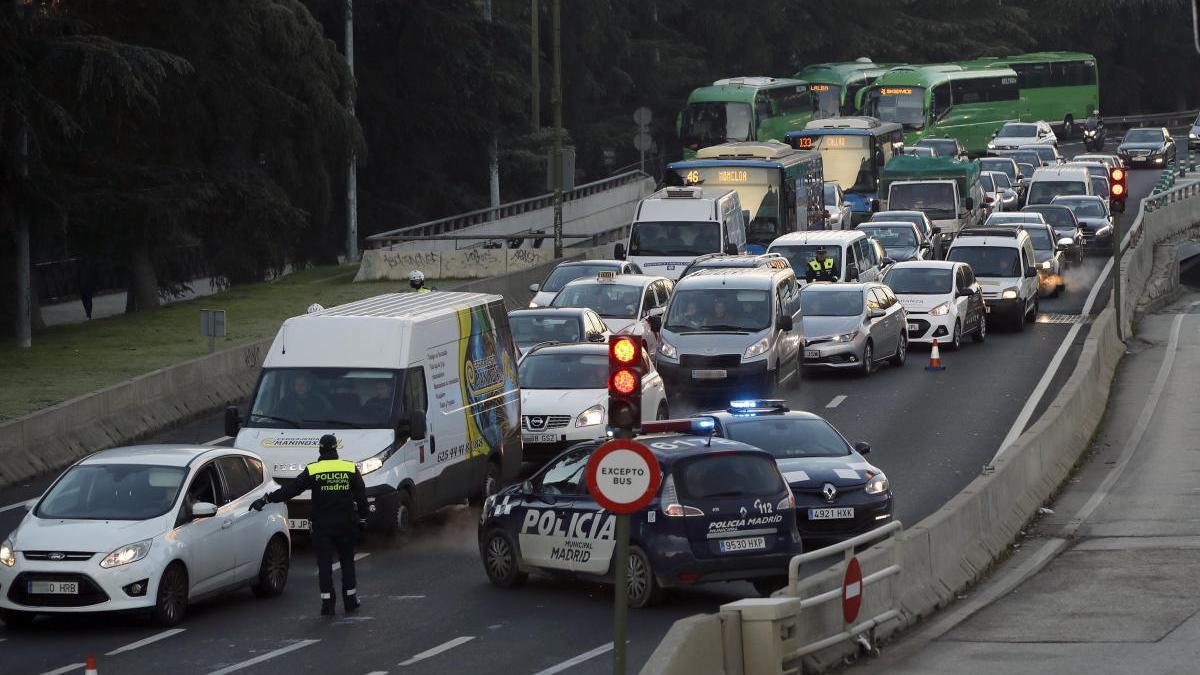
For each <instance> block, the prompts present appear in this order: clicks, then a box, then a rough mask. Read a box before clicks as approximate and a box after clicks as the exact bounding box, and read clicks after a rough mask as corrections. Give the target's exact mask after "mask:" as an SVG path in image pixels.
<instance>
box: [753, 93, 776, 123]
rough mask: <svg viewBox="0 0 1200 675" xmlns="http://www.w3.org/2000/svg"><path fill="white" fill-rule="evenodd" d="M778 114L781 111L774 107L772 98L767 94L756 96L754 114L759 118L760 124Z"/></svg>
mask: <svg viewBox="0 0 1200 675" xmlns="http://www.w3.org/2000/svg"><path fill="white" fill-rule="evenodd" d="M778 114H779V113H777V112H775V111H774V110H773V109H772V106H771V99H769V98H767V97H766V96H762V95H761V94H760V95H759V96H755V97H754V115H755V117H757V118H758V123H759V124H762V123H763V122H766V121H767V120H769V119H771V118H772V117H775V116H777V115H778Z"/></svg>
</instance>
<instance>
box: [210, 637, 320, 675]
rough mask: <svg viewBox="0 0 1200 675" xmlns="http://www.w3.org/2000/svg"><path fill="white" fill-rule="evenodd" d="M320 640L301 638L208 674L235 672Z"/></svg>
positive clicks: (222, 674)
mask: <svg viewBox="0 0 1200 675" xmlns="http://www.w3.org/2000/svg"><path fill="white" fill-rule="evenodd" d="M318 642H320V640H300V641H299V642H296V643H293V644H290V645H288V646H286V647H280V648H279V649H276V650H275V651H271V652H267V653H266V654H259V655H258V656H256V657H254V658H252V659H248V660H246V661H242V662H241V663H235V664H233V665H232V666H226V667H224V668H222V669H220V670H214V671H212V672H211V673H209V674H208V675H226V673H234V672H237V671H239V670H243V669H245V668H249V667H250V666H253V665H257V664H259V663H262V662H263V661H270V660H271V659H273V658H275V657H277V656H283V655H284V654H289V653H291V652H294V651H296V650H297V649H304V648H305V647H308V646H311V645H315V644H317V643H318Z"/></svg>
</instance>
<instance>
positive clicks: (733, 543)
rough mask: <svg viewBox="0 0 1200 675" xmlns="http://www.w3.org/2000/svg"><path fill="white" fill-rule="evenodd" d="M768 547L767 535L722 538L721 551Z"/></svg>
mask: <svg viewBox="0 0 1200 675" xmlns="http://www.w3.org/2000/svg"><path fill="white" fill-rule="evenodd" d="M766 547H767V539H766V537H746V538H745V539H722V540H721V553H733V552H735V551H758V550H762V549H765V548H766Z"/></svg>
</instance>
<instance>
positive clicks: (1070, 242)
mask: <svg viewBox="0 0 1200 675" xmlns="http://www.w3.org/2000/svg"><path fill="white" fill-rule="evenodd" d="M1074 245H1075V240H1074V239H1072V238H1070V237H1063V238H1062V239H1059V240H1058V247H1059V248H1060V249H1068V248H1071V247H1072V246H1074Z"/></svg>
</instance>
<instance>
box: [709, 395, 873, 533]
mask: <svg viewBox="0 0 1200 675" xmlns="http://www.w3.org/2000/svg"><path fill="white" fill-rule="evenodd" d="M694 419H697V420H712V424H713V432H714V433H715V434H717V435H718V436H721V437H723V438H726V439H730V440H735V441H739V442H742V443H746V444H747V445H752V446H754V447H756V448H762V449H763V450H766V451H767V452H769V453H771V454H772V455H773V456H774V457H775V461H777V462H778V463H779V469H780V471H782V472H783V476H784V478H785V479H786V480H787V482H788V486H789V487H790V488H791V491H792V494H793V495H795V499H796V526H797V528H798V529H799V531H800V536H801V537H803V538H805V539H830V540H837V539H848V538H850V537H853V536H855V535H859V534H862V533H863V532H867V531H869V530H872V529H874V528H876V527H879V526H880V525H883V524H885V523H887V522H888V521H890V520H891V519H892V510H893V505H894V500H893V496H892V488H891V485H890V484H889V483H888V479H887V476H885V475H884V473H883V472H882V471H880V470H879V468H877V467H875V466H874V465H872V464H870V463H869V462H867V460H866V459H864V458H863V455H864V454H866V453H869V452H870V451H871V446H870V445H869V444H867V443H862V442H860V443H856V444H854V445H853V446H851V444H850V442H849V441H847V440H846V438H845V437H844V436H842V434H841V433H840V432H839V431H838V430H837V429H835V428H833V425H831V424H830V423H829V422H827V421H825V419H824V418H822V417H821V416H819V415H814V414H812V413H807V412H800V411H791V410H788V408H787V406H786V405H785V404H784V402H783V401H780V400H755V401H732V402H731V403H730V406H729V408H728V409H727V410H722V411H717V412H706V413H702V414H700V415H697V416H695V418H694Z"/></svg>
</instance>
